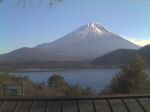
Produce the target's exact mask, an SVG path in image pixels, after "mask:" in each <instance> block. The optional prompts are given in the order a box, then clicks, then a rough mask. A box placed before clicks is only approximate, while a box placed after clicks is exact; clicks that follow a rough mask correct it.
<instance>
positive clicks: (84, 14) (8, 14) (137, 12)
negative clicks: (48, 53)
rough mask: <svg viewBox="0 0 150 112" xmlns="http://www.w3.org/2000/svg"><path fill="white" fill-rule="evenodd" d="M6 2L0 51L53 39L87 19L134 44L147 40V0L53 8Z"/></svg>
mask: <svg viewBox="0 0 150 112" xmlns="http://www.w3.org/2000/svg"><path fill="white" fill-rule="evenodd" d="M8 1H10V0H6V2H4V3H2V4H1V5H0V54H2V53H7V52H9V51H11V50H14V49H17V48H21V47H34V46H36V45H37V44H40V43H45V42H51V41H54V40H56V39H58V38H60V37H62V36H64V35H66V34H67V33H70V32H71V31H72V30H74V29H76V28H78V27H80V26H82V25H84V24H87V23H90V22H95V23H101V24H102V25H103V26H105V27H106V28H108V29H110V30H111V31H112V32H114V33H117V34H119V35H122V36H124V37H126V38H128V39H129V40H131V41H133V42H135V43H137V44H140V43H142V44H144V43H146V42H147V43H150V0H64V1H63V2H61V3H59V4H57V5H56V6H54V7H52V8H48V7H47V4H43V5H41V6H39V7H38V6H35V7H26V8H24V7H21V6H15V5H14V3H8ZM13 1H15V0H13Z"/></svg>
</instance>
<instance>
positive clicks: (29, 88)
mask: <svg viewBox="0 0 150 112" xmlns="http://www.w3.org/2000/svg"><path fill="white" fill-rule="evenodd" d="M7 83H9V84H10V83H12V84H13V83H23V84H24V96H95V95H102V94H103V95H104V94H140V93H144V94H145V93H150V78H149V77H148V74H146V73H145V63H144V61H143V59H142V58H141V57H140V56H138V55H137V56H135V57H134V58H133V59H132V60H131V62H130V63H129V64H127V65H126V66H125V67H124V68H123V69H122V70H121V71H120V72H119V73H118V74H116V75H115V76H114V77H113V78H112V80H111V83H110V84H108V85H107V86H106V87H105V89H104V90H103V91H100V92H99V93H96V92H95V91H94V90H92V88H90V87H89V86H87V87H85V88H82V87H81V86H80V85H78V84H69V83H68V82H67V81H66V80H65V79H64V77H62V76H61V75H58V74H54V75H52V76H51V77H49V78H48V81H47V83H46V84H45V83H44V82H42V83H40V84H36V83H34V82H33V81H31V80H30V79H29V78H28V77H16V76H12V75H9V74H0V96H2V95H3V84H7Z"/></svg>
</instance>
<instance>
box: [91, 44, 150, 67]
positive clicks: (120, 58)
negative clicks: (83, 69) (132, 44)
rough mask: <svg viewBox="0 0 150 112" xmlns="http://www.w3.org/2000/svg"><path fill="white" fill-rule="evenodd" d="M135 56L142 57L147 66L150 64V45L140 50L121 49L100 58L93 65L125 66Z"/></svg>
mask: <svg viewBox="0 0 150 112" xmlns="http://www.w3.org/2000/svg"><path fill="white" fill-rule="evenodd" d="M135 54H138V55H140V56H141V57H142V58H143V59H144V60H145V62H146V63H147V64H150V45H147V46H144V47H142V48H141V49H139V50H131V49H119V50H116V51H113V52H110V53H108V54H105V55H103V56H100V57H98V58H96V59H94V60H93V61H91V63H92V64H98V65H107V66H108V65H109V66H111V65H125V64H127V63H128V62H129V61H130V60H131V59H132V58H133V57H134V56H135Z"/></svg>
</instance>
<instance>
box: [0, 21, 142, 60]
mask: <svg viewBox="0 0 150 112" xmlns="http://www.w3.org/2000/svg"><path fill="white" fill-rule="evenodd" d="M139 48H140V47H139V46H137V45H135V44H133V43H131V42H129V41H128V40H126V39H124V38H122V37H121V36H119V35H116V34H114V33H112V32H110V31H109V30H107V29H106V28H104V27H103V26H102V25H99V24H95V23H89V24H87V25H84V26H82V27H80V28H78V29H76V30H74V31H73V32H71V33H69V34H67V35H66V36H64V37H62V38H60V39H58V40H56V41H54V42H50V43H44V44H40V45H37V46H36V47H34V48H21V49H17V50H14V51H12V52H10V53H7V54H3V55H1V56H0V63H5V62H6V63H9V62H10V63H11V62H14V63H15V62H25V61H83V62H84V61H86V62H90V61H91V60H93V59H95V58H96V57H98V56H102V55H104V54H106V53H109V52H112V51H114V50H117V49H139Z"/></svg>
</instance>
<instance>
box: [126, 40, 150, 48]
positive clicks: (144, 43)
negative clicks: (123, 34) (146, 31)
mask: <svg viewBox="0 0 150 112" xmlns="http://www.w3.org/2000/svg"><path fill="white" fill-rule="evenodd" d="M126 39H127V40H129V41H130V42H133V43H135V44H137V45H139V46H145V45H148V44H150V39H136V38H126Z"/></svg>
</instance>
